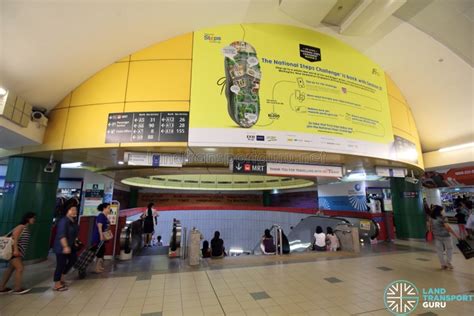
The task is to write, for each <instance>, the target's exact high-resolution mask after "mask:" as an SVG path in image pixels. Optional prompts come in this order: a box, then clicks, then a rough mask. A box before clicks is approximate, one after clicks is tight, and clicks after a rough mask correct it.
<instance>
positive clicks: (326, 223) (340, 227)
mask: <svg viewBox="0 0 474 316" xmlns="http://www.w3.org/2000/svg"><path fill="white" fill-rule="evenodd" d="M317 226H321V227H322V229H323V231H324V232H326V230H327V228H328V227H331V228H332V229H333V231H334V233H335V234H336V235H337V236H338V238H339V241H340V244H341V249H342V250H349V251H352V250H353V248H354V244H353V242H352V235H351V233H350V231H351V229H352V227H357V228H358V235H359V238H360V239H361V241H363V242H366V241H369V242H368V243H370V239H374V238H376V237H377V235H378V232H379V230H378V226H377V224H376V223H375V222H374V221H372V220H370V219H361V218H354V217H330V216H324V215H312V216H308V217H306V218H304V219H302V220H301V222H300V223H299V224H298V225H296V226H295V227H294V228H293V230H292V231H291V232H290V234H289V235H288V240H289V244H290V251H291V252H304V251H307V250H309V249H311V248H312V245H313V235H314V233H315V230H316V227H317Z"/></svg>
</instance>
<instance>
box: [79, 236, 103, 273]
mask: <svg viewBox="0 0 474 316" xmlns="http://www.w3.org/2000/svg"><path fill="white" fill-rule="evenodd" d="M103 244H104V242H103V241H101V242H100V243H99V244H98V245H95V246H91V247H89V248H87V249H86V250H84V251H83V252H82V253H81V255H80V256H79V258H78V259H77V261H76V263H75V264H74V269H75V270H76V271H77V272H78V274H79V279H84V278H85V277H86V274H87V273H86V271H87V267H88V266H89V264H91V262H92V261H94V257H95V256H96V255H97V253H98V252H99V249H100V247H102V245H103Z"/></svg>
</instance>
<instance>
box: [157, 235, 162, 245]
mask: <svg viewBox="0 0 474 316" xmlns="http://www.w3.org/2000/svg"><path fill="white" fill-rule="evenodd" d="M156 240H157V241H156V245H157V246H158V247H163V242H162V241H161V236H158V237H156Z"/></svg>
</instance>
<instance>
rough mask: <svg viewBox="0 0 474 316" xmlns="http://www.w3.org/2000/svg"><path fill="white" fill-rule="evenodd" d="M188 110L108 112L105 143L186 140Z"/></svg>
mask: <svg viewBox="0 0 474 316" xmlns="http://www.w3.org/2000/svg"><path fill="white" fill-rule="evenodd" d="M188 120H189V112H126V113H110V114H109V119H108V122H107V132H106V137H105V142H106V143H134V142H135V143H136V142H138V143H142V142H187V141H188V126H189V122H188Z"/></svg>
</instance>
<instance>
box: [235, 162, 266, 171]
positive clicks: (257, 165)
mask: <svg viewBox="0 0 474 316" xmlns="http://www.w3.org/2000/svg"><path fill="white" fill-rule="evenodd" d="M232 172H233V173H257V174H266V173H267V163H266V162H265V161H250V160H234V161H233V162H232Z"/></svg>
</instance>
